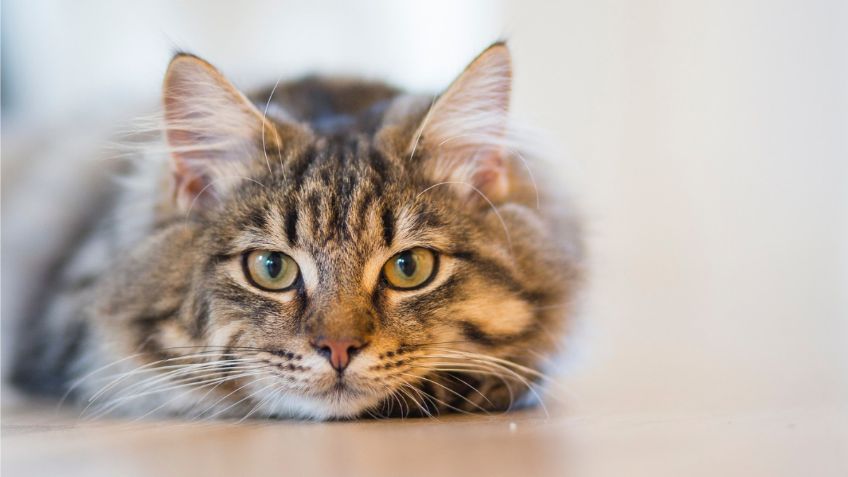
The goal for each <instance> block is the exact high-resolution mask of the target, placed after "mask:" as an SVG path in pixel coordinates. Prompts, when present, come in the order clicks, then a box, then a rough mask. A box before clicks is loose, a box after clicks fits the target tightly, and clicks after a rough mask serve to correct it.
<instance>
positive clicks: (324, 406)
mask: <svg viewBox="0 0 848 477" xmlns="http://www.w3.org/2000/svg"><path fill="white" fill-rule="evenodd" d="M380 401H381V398H380V397H378V396H353V395H345V394H341V395H328V396H326V397H320V396H319V397H316V396H300V395H295V394H291V395H287V396H285V397H284V398H281V399H279V400H278V401H277V402H275V403H273V404H271V405H268V406H267V409H265V412H266V413H267V414H268V415H270V416H276V417H294V418H299V419H314V420H319V421H326V420H333V419H353V418H357V417H359V416H360V415H361V414H362V413H363V412H364V411H365V410H367V409H368V408H371V407H374V406H375V405H377V404H378V403H379V402H380Z"/></svg>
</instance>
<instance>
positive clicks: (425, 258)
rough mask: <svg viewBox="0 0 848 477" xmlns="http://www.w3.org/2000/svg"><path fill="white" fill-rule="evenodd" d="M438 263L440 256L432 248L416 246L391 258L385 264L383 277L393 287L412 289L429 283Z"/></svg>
mask: <svg viewBox="0 0 848 477" xmlns="http://www.w3.org/2000/svg"><path fill="white" fill-rule="evenodd" d="M437 265H438V257H437V256H436V254H435V253H434V252H433V251H432V250H430V249H426V248H423V247H416V248H412V249H409V250H404V251H403V252H400V253H398V254H396V255H395V256H393V257H392V258H390V259H389V261H388V262H386V264H385V265H383V277H384V278H385V279H386V282H387V283H388V284H389V286H391V287H392V288H397V289H401V290H410V289H413V288H419V287H422V286H424V285H426V284H427V283H429V281H430V279H431V278H433V275H435V272H436V266H437Z"/></svg>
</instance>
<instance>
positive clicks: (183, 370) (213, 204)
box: [14, 44, 582, 418]
mask: <svg viewBox="0 0 848 477" xmlns="http://www.w3.org/2000/svg"><path fill="white" fill-rule="evenodd" d="M508 61H509V57H508V52H507V51H506V48H505V47H504V46H503V45H500V44H498V45H495V46H493V47H492V48H490V49H489V50H487V52H485V53H484V54H483V55H481V57H479V58H478V59H477V60H475V62H474V63H472V65H471V66H470V67H469V69H468V70H466V72H465V73H464V74H463V75H462V76H461V77H460V78H459V79H458V80H457V81H456V82H455V83H454V85H452V86H451V88H449V89H448V91H447V92H446V93H445V94H443V95H442V96H441V97H440V99H439V100H438V101H436V102H435V103H432V102H431V99H430V98H422V97H413V96H408V95H404V94H402V93H401V92H400V91H398V90H396V89H394V88H392V87H389V86H386V85H383V84H379V83H366V82H359V81H354V80H338V79H321V78H310V79H307V80H302V81H298V82H293V83H289V84H280V85H278V87H275V88H273V89H269V90H268V91H264V92H262V93H260V94H258V95H256V96H255V97H254V98H252V99H253V103H252V104H251V103H248V102H247V100H246V99H245V98H244V97H243V96H241V95H240V94H239V93H238V92H237V91H235V90H234V89H233V88H232V86H231V85H230V84H229V83H227V82H226V80H224V79H223V77H221V76H220V74H219V73H218V72H217V71H215V70H214V69H212V68H211V67H210V66H209V65H208V64H206V63H204V62H202V61H201V60H199V59H197V58H194V57H192V56H189V55H179V56H177V57H176V59H175V60H174V62H173V63H172V65H171V68H170V70H169V75H168V77H167V78H166V84H165V137H166V139H167V141H166V143H167V145H168V152H169V154H170V155H171V156H172V157H173V162H172V165H171V166H170V167H169V166H168V165H167V164H162V163H156V162H150V163H148V164H146V165H144V166H143V167H142V169H143V170H145V171H146V172H142V173H137V174H138V175H139V176H138V177H137V178H136V179H137V180H136V182H138V183H140V184H141V187H140V188H121V189H118V190H115V192H114V199H113V200H111V201H110V203H111V204H112V207H111V208H110V209H109V210H108V211H105V210H104V211H103V212H102V213H101V214H100V220H99V221H98V223H97V224H96V225H94V226H92V227H91V228H90V233H89V234H88V236H87V237H85V238H84V239H83V240H81V242H80V244H79V246H78V249H77V251H76V252H75V253H74V256H73V258H71V259H70V260H69V261H68V262H67V263H66V264H65V265H64V266H63V269H62V270H61V272H59V274H58V276H59V278H58V280H57V283H56V284H55V290H54V292H53V293H51V296H50V298H49V299H48V300H45V301H44V303H42V307H41V309H39V310H38V311H37V313H35V315H34V316H33V317H32V319H31V320H30V321H28V322H27V323H26V324H25V325H24V326H23V327H22V330H24V336H22V337H21V339H20V340H19V342H18V350H19V352H18V354H17V359H16V365H15V370H14V379H15V381H16V382H17V383H18V384H20V385H22V386H23V387H24V388H27V389H30V390H35V391H41V392H46V393H51V394H58V395H61V394H63V393H68V394H69V395H70V396H71V397H72V398H73V399H75V400H77V401H79V402H82V403H85V404H87V405H89V406H90V407H89V409H88V412H89V413H91V414H92V415H107V414H110V413H122V414H132V415H136V416H139V415H151V414H180V415H188V416H193V417H201V418H209V417H230V416H241V417H244V416H247V415H253V416H264V417H281V416H303V417H314V418H339V417H355V416H363V415H369V414H370V415H414V414H430V413H436V412H440V411H452V410H454V411H455V410H459V411H488V410H502V409H507V408H508V407H510V406H511V405H513V404H514V403H516V402H517V401H518V400H519V399H520V397H521V396H522V395H524V394H526V393H527V391H528V389H529V385H530V384H531V383H533V382H535V381H537V377H538V374H537V372H538V369H539V367H540V366H541V364H542V363H543V361H544V360H545V359H546V358H548V357H549V356H550V355H551V354H552V353H553V352H554V351H555V350H556V346H557V344H558V343H559V339H560V337H561V336H562V334H563V333H564V332H565V330H566V325H567V324H568V319H569V318H570V316H571V314H572V311H573V306H572V305H573V302H574V298H575V293H576V291H577V289H578V286H579V283H580V281H581V280H580V278H581V274H582V272H581V252H580V237H579V233H578V228H577V225H576V223H575V222H574V221H573V219H572V217H573V210H571V206H570V204H556V203H554V204H551V203H550V202H549V200H548V196H546V195H545V193H544V191H542V193H541V195H539V192H538V190H537V189H536V187H535V186H536V184H535V181H533V180H532V176H530V175H529V174H528V170H527V169H526V167H525V164H524V162H523V158H522V157H521V154H520V151H519V150H517V149H515V148H514V145H513V144H511V143H510V142H509V140H508V139H507V137H508V136H507V135H508V132H507V131H506V123H505V122H502V121H504V120H505V114H506V107H505V103H504V101H506V104H508V92H509V87H508V80H509V77H508V74H509V72H508V70H507V71H506V72H505V71H504V70H503V68H505V67H506V68H508V67H509V64H508ZM499 75H500V76H499ZM504 81H505V82H506V83H504ZM504 88H506V90H505V91H504ZM504 95H505V97H502V96H504ZM149 147H150V149H151V151H152V150H154V149H155V145H154V143H151V145H150V146H149ZM539 204H542V205H544V206H547V207H539ZM257 260H258V261H257ZM257 264H258V265H257ZM287 271H288V272H291V274H290V277H291V278H290V279H285V277H284V272H287ZM407 272H409V273H407ZM425 275H426V276H425Z"/></svg>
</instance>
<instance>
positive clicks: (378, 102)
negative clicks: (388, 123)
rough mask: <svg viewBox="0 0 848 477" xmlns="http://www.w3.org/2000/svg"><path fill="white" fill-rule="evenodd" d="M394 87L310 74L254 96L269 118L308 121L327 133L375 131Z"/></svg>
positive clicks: (366, 81) (319, 130)
mask: <svg viewBox="0 0 848 477" xmlns="http://www.w3.org/2000/svg"><path fill="white" fill-rule="evenodd" d="M400 95H401V91H400V90H399V89H397V88H395V87H393V86H390V85H388V84H386V83H382V82H378V81H368V80H363V79H357V78H347V77H329V76H307V77H304V78H301V79H298V80H294V81H291V82H287V83H279V84H277V85H276V86H271V87H268V88H265V89H262V90H260V91H259V92H257V93H256V94H254V95H251V99H252V100H253V102H254V103H255V104H256V105H257V107H258V108H259V109H260V111H264V112H265V113H266V114H267V115H268V116H269V117H272V118H276V119H294V120H296V121H298V122H305V123H308V124H309V125H310V126H311V127H312V128H313V129H314V130H315V131H316V132H318V133H320V134H326V135H339V134H352V133H357V132H366V133H367V132H373V131H374V130H375V129H376V128H377V127H378V126H379V124H380V121H381V120H382V118H383V115H384V114H385V112H386V110H387V108H388V107H389V105H390V104H391V103H392V101H393V100H394V99H395V98H397V97H398V96H400Z"/></svg>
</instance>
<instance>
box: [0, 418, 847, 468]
mask: <svg viewBox="0 0 848 477" xmlns="http://www.w3.org/2000/svg"><path fill="white" fill-rule="evenodd" d="M50 412H51V411H47V410H43V412H41V413H38V414H37V415H35V416H33V415H27V414H26V413H24V412H20V413H18V414H16V415H13V416H6V417H5V418H4V423H3V443H2V445H3V462H2V472H3V475H5V476H18V475H20V476H40V475H44V476H48V475H49V476H56V475H62V476H70V475H80V476H116V475H120V476H136V475H137V476H150V475H203V476H213V475H257V476H258V475H345V476H360V475H361V476H397V475H489V476H500V475H505V476H509V475H515V476H544V475H551V476H554V475H557V476H562V475H590V476H594V475H610V476H614V475H646V476H654V475H690V476H698V475H704V476H715V475H724V476H727V475H739V476H782V475H785V476H797V475H815V476H829V475H833V476H837V475H848V458H847V457H846V456H848V435H846V429H848V419H846V414H845V410H844V408H843V409H834V408H832V409H827V408H819V409H809V408H802V407H799V408H794V409H770V410H766V409H763V410H759V411H751V412H711V413H706V412H705V413H691V412H690V413H660V412H657V413H650V414H649V413H638V412H631V413H624V412H619V413H586V414H583V413H577V412H574V411H572V412H569V411H568V410H567V409H560V408H558V407H555V408H554V409H550V410H549V413H550V416H545V415H544V413H543V412H542V411H541V410H540V409H537V410H533V411H529V412H527V411H524V412H519V413H514V414H511V415H504V416H496V417H452V418H440V419H432V420H406V421H366V422H351V423H304V422H264V423H249V424H234V423H215V424H202V423H194V424H191V423H177V422H148V423H125V422H96V423H93V422H88V423H78V422H75V421H74V420H73V419H67V418H57V417H50V418H49V419H48V418H46V416H47V414H45V413H48V414H49V413H50Z"/></svg>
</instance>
